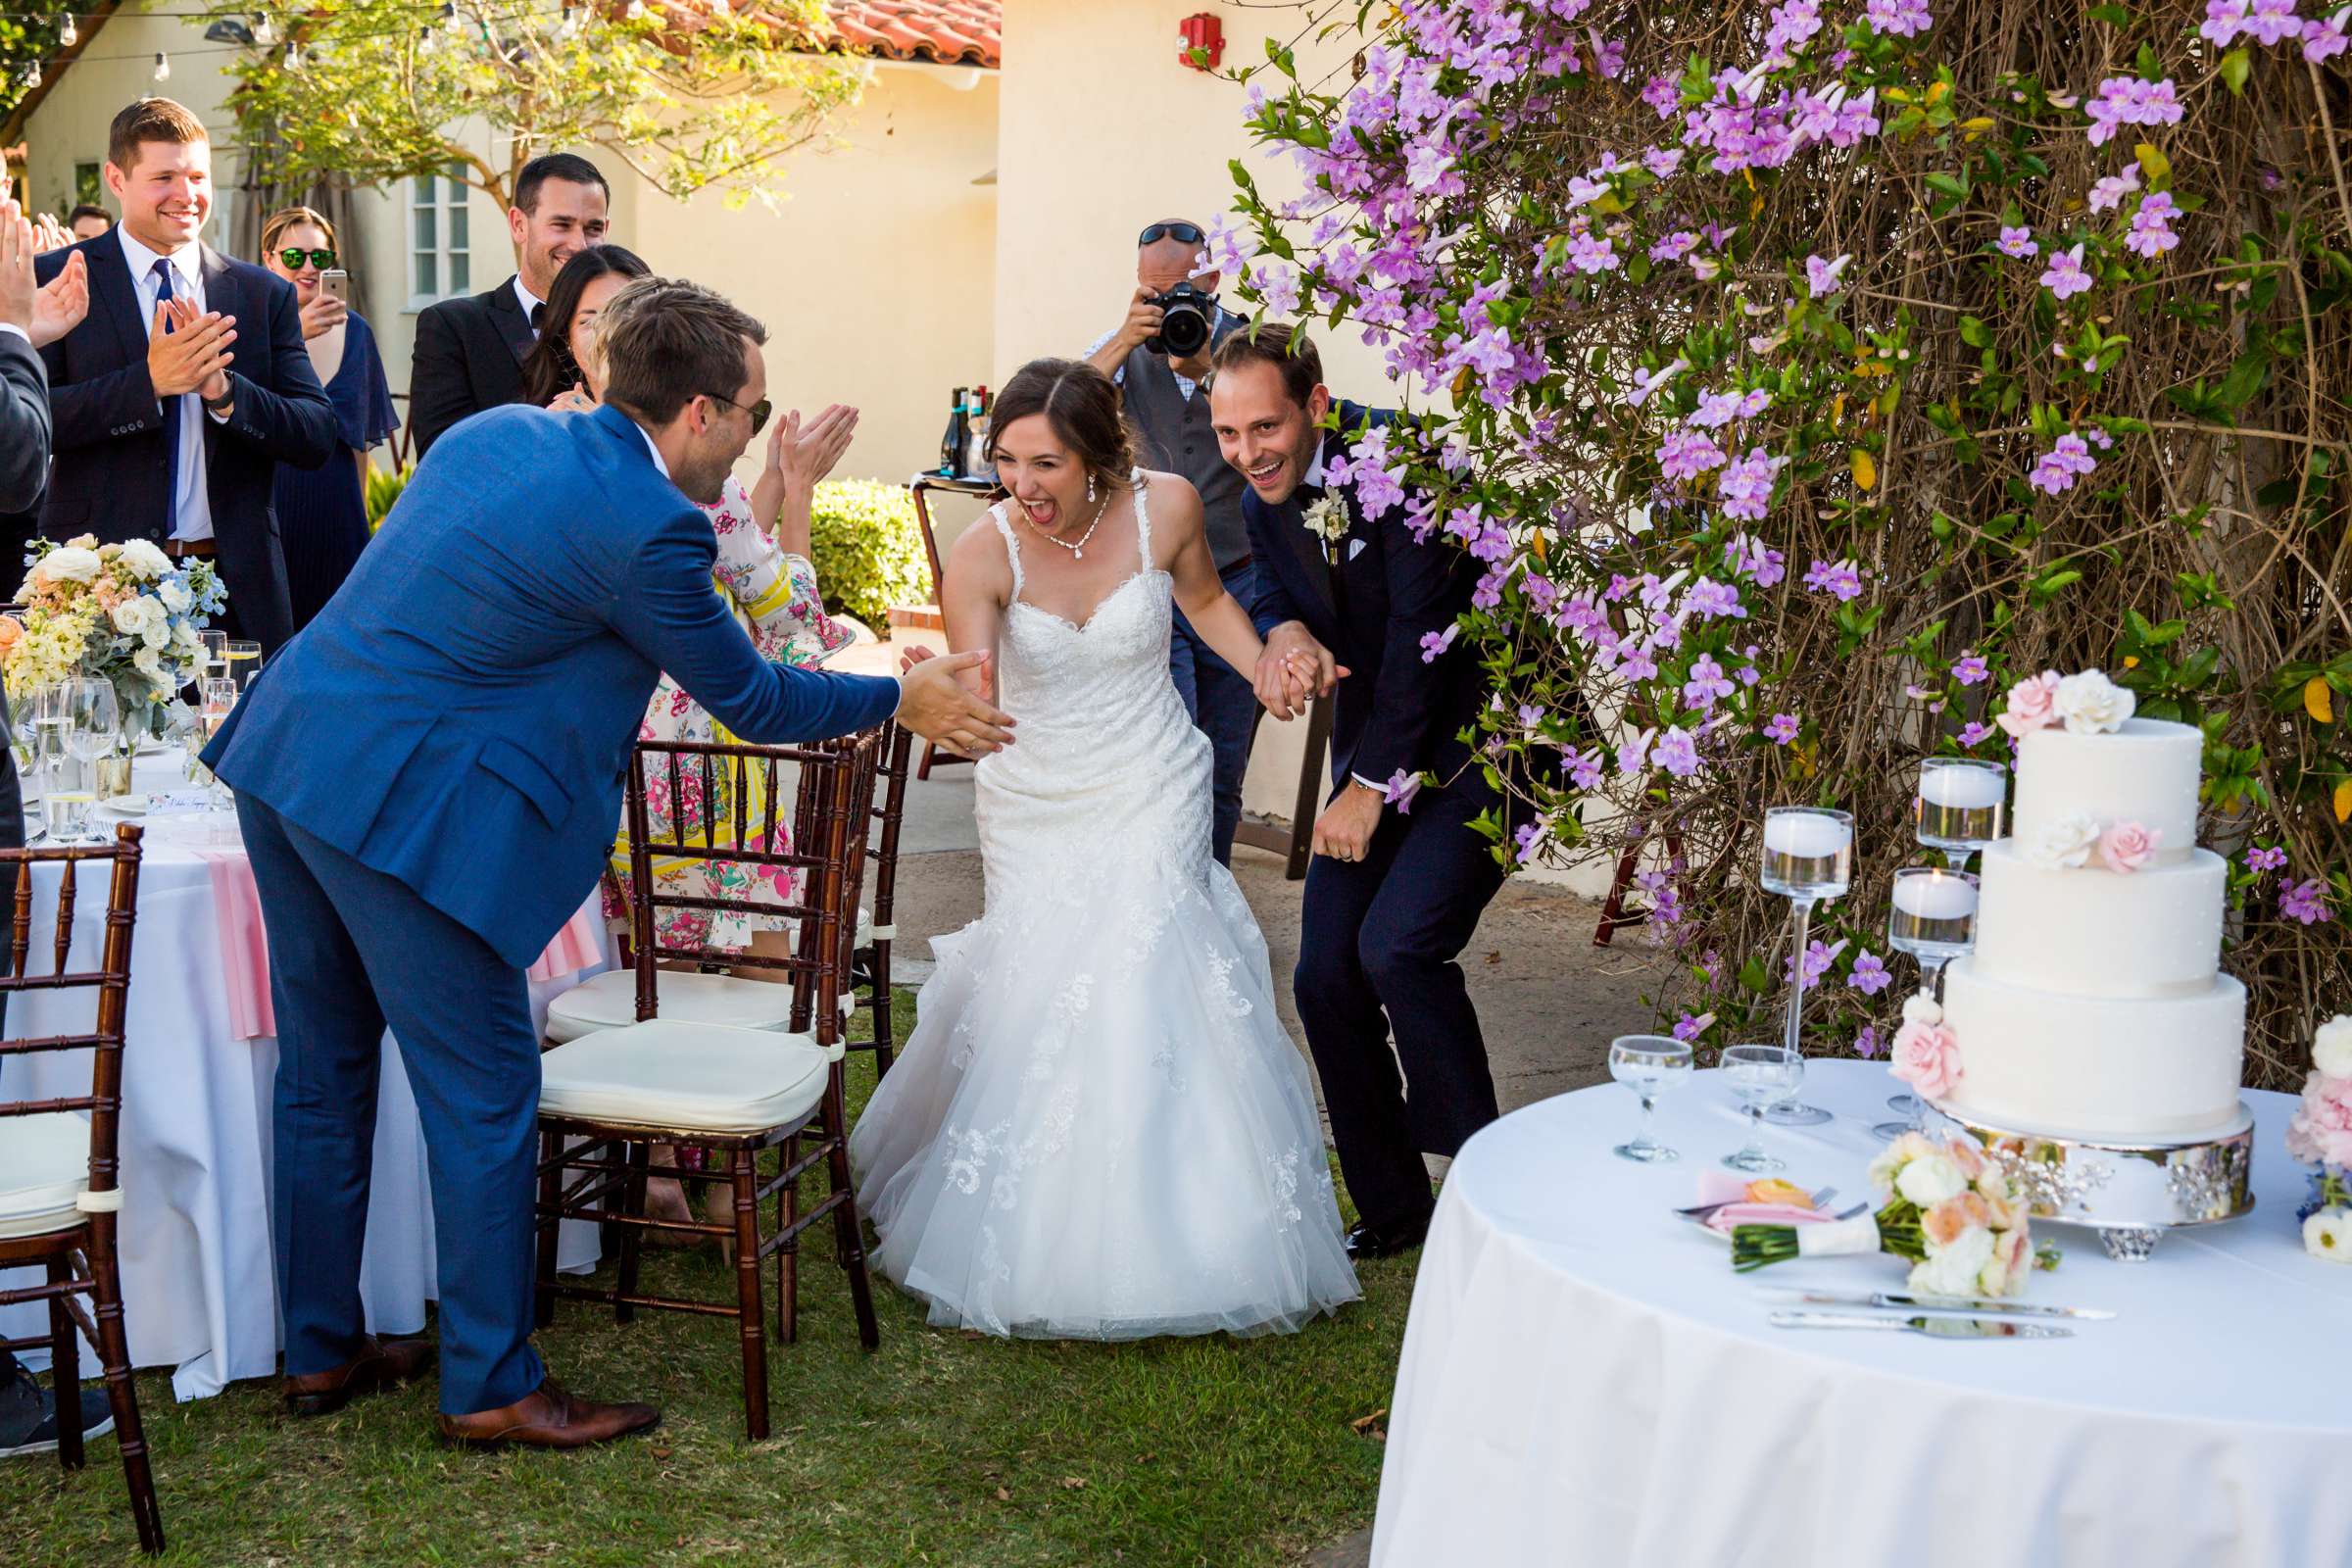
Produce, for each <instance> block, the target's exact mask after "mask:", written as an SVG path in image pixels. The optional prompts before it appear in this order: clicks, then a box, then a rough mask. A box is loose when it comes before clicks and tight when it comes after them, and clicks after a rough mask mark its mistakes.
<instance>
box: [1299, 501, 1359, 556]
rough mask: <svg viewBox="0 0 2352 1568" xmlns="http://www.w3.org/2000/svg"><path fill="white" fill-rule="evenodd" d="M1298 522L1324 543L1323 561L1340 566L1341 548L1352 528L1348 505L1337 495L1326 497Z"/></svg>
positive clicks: (1310, 507)
mask: <svg viewBox="0 0 2352 1568" xmlns="http://www.w3.org/2000/svg"><path fill="white" fill-rule="evenodd" d="M1299 521H1300V522H1301V523H1303V524H1304V525H1305V527H1306V531H1307V532H1308V533H1311V534H1313V535H1314V536H1315V537H1316V538H1317V539H1319V540H1321V541H1322V542H1323V559H1324V560H1325V561H1328V562H1330V563H1331V564H1333V565H1335V566H1336V565H1338V564H1340V546H1341V544H1342V543H1343V542H1344V541H1346V539H1347V537H1348V528H1349V526H1350V523H1349V521H1348V503H1347V502H1345V501H1343V500H1342V499H1340V498H1339V497H1338V496H1336V495H1327V496H1324V497H1322V498H1321V499H1319V500H1317V501H1316V502H1315V503H1314V504H1313V505H1312V506H1309V507H1308V508H1307V509H1306V512H1305V515H1303V516H1301V517H1300V518H1299Z"/></svg>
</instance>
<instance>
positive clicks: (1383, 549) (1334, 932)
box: [1209, 325, 1502, 1258]
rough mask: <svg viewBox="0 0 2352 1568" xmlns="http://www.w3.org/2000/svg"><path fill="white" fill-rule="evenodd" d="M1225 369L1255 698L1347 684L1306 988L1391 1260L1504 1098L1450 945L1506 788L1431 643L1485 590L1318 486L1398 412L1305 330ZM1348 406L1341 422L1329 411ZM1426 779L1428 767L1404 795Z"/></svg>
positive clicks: (1377, 1247)
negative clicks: (1360, 438) (1365, 403)
mask: <svg viewBox="0 0 2352 1568" xmlns="http://www.w3.org/2000/svg"><path fill="white" fill-rule="evenodd" d="M1213 366H1214V369H1213V374H1212V376H1211V379H1210V382H1209V417H1210V422H1211V424H1212V425H1213V427H1214V428H1215V430H1216V433H1217V442H1218V445H1219V447H1220V448H1221V449H1222V450H1223V452H1224V454H1225V460H1226V461H1227V462H1228V463H1230V464H1232V465H1233V466H1235V467H1236V468H1238V469H1240V470H1241V474H1242V477H1243V479H1245V480H1246V481H1248V483H1249V486H1250V491H1249V494H1247V495H1245V496H1244V497H1243V498H1242V515H1243V517H1244V518H1245V519H1246V520H1247V522H1248V524H1249V528H1250V552H1251V554H1252V556H1253V557H1254V559H1255V560H1256V562H1257V564H1258V574H1257V599H1256V602H1255V604H1253V605H1252V606H1251V607H1250V618H1251V619H1252V620H1254V621H1255V622H1256V624H1257V629H1258V633H1259V635H1260V636H1262V637H1263V638H1264V639H1265V644H1266V648H1265V656H1264V658H1263V659H1262V660H1261V661H1260V662H1259V665H1258V669H1257V672H1256V684H1257V691H1258V697H1259V700H1260V701H1261V702H1263V703H1264V704H1265V705H1266V707H1267V708H1268V709H1270V710H1271V711H1273V712H1274V714H1275V716H1276V717H1278V718H1287V717H1289V716H1290V713H1289V711H1288V710H1289V709H1290V708H1291V707H1292V706H1293V705H1294V704H1295V703H1297V702H1298V701H1299V700H1300V694H1299V681H1297V680H1295V679H1294V678H1293V675H1292V671H1293V670H1295V669H1298V670H1303V669H1307V668H1313V669H1315V670H1316V671H1317V672H1318V673H1317V677H1316V679H1315V680H1314V681H1313V682H1311V683H1308V684H1310V685H1312V686H1313V687H1314V688H1315V689H1316V690H1318V691H1319V692H1322V693H1329V692H1331V690H1332V689H1333V682H1334V680H1335V678H1337V677H1339V676H1342V675H1345V677H1346V678H1345V679H1340V680H1338V686H1337V697H1336V699H1334V700H1335V701H1336V703H1337V705H1338V707H1337V711H1336V712H1335V714H1334V717H1333V722H1332V730H1331V777H1332V784H1333V787H1334V793H1333V795H1332V799H1331V802H1330V804H1329V805H1327V806H1326V807H1325V808H1324V809H1323V814H1322V815H1321V816H1320V817H1318V818H1317V819H1316V821H1315V830H1314V850H1315V858H1314V859H1313V861H1312V862H1311V863H1310V864H1309V865H1308V867H1307V873H1306V902H1305V907H1304V909H1303V911H1302V914H1301V919H1300V925H1299V968H1298V973H1297V976H1296V979H1295V986H1296V995H1297V997H1298V1002H1299V1022H1300V1023H1301V1024H1303V1025H1304V1026H1305V1028H1306V1044H1307V1049H1308V1051H1309V1052H1311V1053H1312V1054H1313V1055H1314V1058H1315V1071H1316V1075H1317V1077H1318V1078H1320V1079H1321V1081H1322V1086H1323V1104H1324V1108H1325V1109H1326V1110H1327V1111H1328V1112H1329V1113H1330V1115H1331V1134H1332V1141H1333V1142H1334V1143H1335V1144H1337V1145H1338V1146H1339V1152H1340V1169H1341V1172H1342V1173H1343V1174H1344V1175H1345V1176H1346V1177H1347V1178H1348V1195H1349V1196H1350V1197H1351V1198H1353V1199H1354V1200H1355V1206H1356V1212H1357V1213H1358V1214H1359V1215H1361V1216H1362V1218H1361V1222H1360V1223H1359V1224H1357V1226H1356V1227H1355V1228H1354V1229H1353V1230H1351V1231H1349V1232H1348V1252H1349V1253H1350V1255H1352V1256H1354V1257H1358V1258H1365V1257H1385V1256H1388V1255H1390V1254H1392V1253H1395V1252H1399V1251H1402V1250H1406V1249H1408V1248H1411V1247H1414V1246H1417V1245H1419V1243H1420V1241H1421V1238H1422V1235H1423V1233H1424V1232H1426V1231H1427V1230H1428V1228H1429V1216H1430V1212H1431V1209H1432V1207H1433V1203H1432V1201H1431V1198H1430V1187H1429V1172H1428V1169H1427V1167H1426V1166H1425V1164H1424V1163H1423V1161H1422V1157H1421V1156H1422V1155H1423V1154H1424V1153H1431V1154H1443V1155H1446V1156H1451V1155H1452V1153H1453V1152H1454V1151H1455V1150H1457V1149H1459V1148H1460V1147H1461V1146H1462V1142H1463V1141H1464V1140H1465V1139H1467V1138H1468V1137H1469V1136H1470V1135H1471V1134H1472V1133H1474V1132H1476V1131H1477V1130H1478V1129H1479V1128H1481V1127H1483V1126H1485V1125H1486V1124H1487V1123H1488V1122H1490V1121H1493V1120H1494V1119H1495V1080H1494V1076H1493V1074H1492V1073H1491V1072H1490V1071H1489V1069H1488V1066H1487V1048H1486V1042H1485V1040H1484V1038H1483V1037H1482V1036H1481V1035H1480V1033H1479V1027H1478V1013H1477V1010H1476V1009H1475V1008H1473V1007H1472V1006H1471V1005H1470V994H1469V991H1468V988H1467V987H1466V986H1465V985H1464V983H1463V980H1462V970H1461V965H1460V964H1458V963H1457V962H1455V961H1454V960H1455V959H1456V957H1457V956H1459V955H1460V953H1461V951H1462V948H1463V947H1464V946H1465V945H1466V944H1467V943H1468V942H1469V940H1470V937H1471V934H1472V933H1473V932H1475V931H1476V930H1477V929H1478V919H1479V915H1480V914H1481V912H1483V911H1484V910H1485V908H1486V907H1487V903H1488V901H1489V900H1491V899H1493V898H1494V896H1495V890H1496V889H1497V888H1499V887H1500V886H1501V885H1502V872H1501V870H1500V868H1499V867H1498V866H1497V865H1496V864H1495V858H1494V857H1493V855H1492V854H1491V853H1490V849H1489V845H1488V842H1487V841H1486V840H1485V839H1483V838H1481V837H1480V836H1479V835H1478V834H1477V833H1475V832H1473V831H1472V830H1471V827H1470V823H1471V821H1472V819H1474V818H1475V817H1477V816H1478V815H1479V814H1480V813H1481V812H1483V811H1489V810H1494V809H1497V808H1498V807H1499V806H1500V804H1501V803H1500V798H1499V797H1498V795H1497V794H1496V792H1495V790H1494V789H1493V788H1492V787H1491V786H1490V785H1489V784H1488V783H1487V781H1486V777H1485V774H1484V773H1483V771H1482V770H1481V769H1480V768H1479V767H1478V766H1477V764H1476V761H1475V760H1474V759H1473V757H1472V756H1471V753H1470V749H1469V747H1468V746H1467V745H1465V744H1464V743H1463V742H1462V741H1461V740H1460V739H1459V738H1458V735H1459V733H1460V732H1461V731H1462V730H1464V729H1465V728H1467V727H1468V726H1469V725H1471V724H1472V723H1473V722H1474V721H1475V720H1476V718H1477V716H1478V710H1479V706H1480V705H1481V703H1483V702H1484V701H1485V688H1484V685H1483V682H1482V680H1481V678H1480V671H1479V668H1478V665H1477V663H1476V662H1474V661H1473V660H1472V659H1471V658H1470V657H1469V655H1468V654H1467V653H1466V652H1452V653H1448V652H1447V651H1446V649H1445V647H1444V645H1443V644H1441V643H1438V642H1436V641H1435V639H1436V638H1440V637H1443V636H1444V635H1445V633H1446V630H1447V628H1449V627H1451V626H1452V625H1453V623H1454V620H1455V618H1456V617H1457V616H1458V615H1460V614H1461V613H1463V612H1464V611H1466V610H1467V609H1469V608H1470V595H1471V592H1472V590H1473V588H1474V586H1475V576H1474V574H1473V573H1472V572H1471V571H1469V570H1466V569H1464V568H1465V567H1467V566H1468V565H1469V564H1470V563H1469V558H1468V557H1467V556H1465V555H1464V554H1463V553H1462V552H1461V551H1458V550H1454V549H1451V548H1449V547H1447V546H1446V545H1443V544H1429V545H1424V544H1422V543H1420V542H1419V541H1417V540H1416V539H1415V538H1414V537H1413V534H1412V531H1411V530H1410V529H1409V528H1407V527H1406V526H1405V519H1404V509H1403V507H1402V506H1401V505H1396V506H1391V507H1390V508H1389V509H1388V510H1387V511H1385V512H1384V513H1382V514H1380V515H1377V516H1368V515H1365V511H1364V508H1363V506H1362V504H1361V502H1360V501H1359V500H1358V499H1357V497H1356V495H1355V493H1354V491H1353V487H1348V489H1347V490H1346V491H1342V490H1339V489H1332V490H1330V491H1326V490H1325V488H1324V484H1323V474H1324V472H1325V468H1326V464H1327V462H1328V460H1329V458H1330V457H1331V455H1332V454H1334V453H1343V454H1344V453H1345V451H1346V447H1347V443H1348V440H1349V439H1351V438H1352V437H1353V436H1354V435H1355V434H1357V433H1359V432H1361V431H1362V430H1364V429H1365V428H1367V427H1368V426H1371V425H1380V424H1386V423H1388V422H1389V421H1390V419H1391V418H1393V417H1394V416H1393V415H1391V414H1390V413H1389V412H1388V411H1386V410H1375V409H1364V408H1359V407H1357V406H1356V405H1354V404H1352V403H1340V404H1336V405H1335V404H1334V403H1333V401H1332V397H1331V393H1330V391H1329V390H1328V389H1327V388H1325V386H1324V385H1323V366H1322V361H1321V359H1320V358H1319V357H1318V356H1317V354H1316V352H1315V347H1314V344H1313V343H1312V342H1310V341H1308V340H1307V338H1306V337H1305V336H1304V335H1303V334H1300V333H1297V332H1294V331H1292V330H1289V329H1286V328H1283V327H1280V326H1273V325H1268V326H1261V327H1259V328H1258V329H1257V331H1256V333H1255V335H1254V336H1251V335H1250V334H1245V333H1235V334H1234V335H1233V336H1232V337H1229V338H1227V339H1226V340H1225V341H1224V342H1223V343H1222V344H1220V345H1219V346H1218V348H1217V351H1216V355H1215V358H1214V361H1213ZM1335 413H1336V415H1337V418H1336V420H1335V419H1333V418H1332V417H1331V416H1333V415H1334V414H1335ZM1334 423H1336V425H1337V427H1338V433H1334V432H1332V431H1331V430H1330V429H1328V428H1327V426H1330V425H1332V424H1334ZM1433 650H1435V651H1434V652H1433ZM1422 775H1427V776H1430V777H1433V778H1434V779H1435V782H1434V783H1430V784H1427V785H1425V786H1424V787H1422V788H1420V789H1419V790H1418V791H1417V792H1413V793H1410V794H1407V793H1405V789H1406V786H1407V785H1408V783H1409V781H1410V780H1412V779H1413V778H1415V777H1417V776H1422ZM1392 1035H1394V1037H1395V1040H1396V1053H1395V1054H1394V1055H1392V1054H1390V1049H1389V1041H1390V1038H1391V1036H1392ZM1399 1062H1401V1063H1402V1066H1403V1069H1404V1073H1403V1082H1402V1083H1401V1084H1400V1083H1399V1082H1398V1078H1397V1066H1398V1064H1399Z"/></svg>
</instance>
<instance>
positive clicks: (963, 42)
mask: <svg viewBox="0 0 2352 1568" xmlns="http://www.w3.org/2000/svg"><path fill="white" fill-rule="evenodd" d="M826 9H827V10H828V11H830V12H831V14H832V17H833V25H834V26H835V27H836V28H837V29H839V31H840V33H841V36H842V38H843V40H844V41H846V42H847V43H848V44H849V45H850V46H851V48H853V49H855V50H857V51H858V53H860V54H872V55H880V56H882V57H883V58H884V59H887V60H925V61H931V62H933V63H935V64H938V65H946V66H956V65H967V66H985V67H988V68H990V69H991V70H994V69H995V68H996V67H997V66H999V65H1001V64H1003V54H1002V49H1003V42H1002V26H1003V20H1002V19H1003V12H1002V7H1001V6H1000V5H999V3H998V0H828V4H827V7H826Z"/></svg>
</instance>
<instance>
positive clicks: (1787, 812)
mask: <svg viewBox="0 0 2352 1568" xmlns="http://www.w3.org/2000/svg"><path fill="white" fill-rule="evenodd" d="M1853 878H1854V818H1853V815H1852V813H1850V812H1847V811H1833V810H1829V809H1825V808H1821V807H1813V806H1776V807H1774V808H1772V809H1770V810H1768V811H1766V812H1765V813H1764V858H1763V864H1762V867H1761V875H1760V880H1761V881H1762V883H1763V885H1764V891H1765V892H1767V893H1777V894H1779V895H1780V896H1781V897H1782V898H1785V899H1787V900H1788V901H1789V909H1790V923H1791V924H1792V925H1793V927H1794V930H1795V934H1794V936H1793V938H1792V939H1791V943H1790V948H1789V951H1790V952H1791V953H1793V954H1794V955H1795V957H1794V958H1793V959H1792V960H1791V961H1792V964H1793V969H1794V978H1793V979H1792V980H1791V982H1790V984H1789V1022H1788V1027H1787V1031H1786V1044H1787V1045H1788V1048H1789V1053H1790V1054H1796V1053H1797V1051H1798V1035H1799V1030H1800V1027H1801V1025H1802V1022H1803V1018H1804V1006H1805V946H1806V934H1807V932H1808V931H1809V930H1810V929H1811V928H1812V924H1813V906H1814V905H1815V904H1816V903H1817V902H1819V901H1820V900H1822V899H1837V898H1842V897H1844V896H1845V891H1846V889H1847V888H1849V887H1851V886H1852V885H1853ZM1789 1087H1790V1091H1791V1093H1793V1092H1794V1088H1795V1085H1794V1084H1793V1083H1791V1085H1790V1086H1789ZM1767 1114H1768V1115H1770V1116H1771V1118H1772V1119H1773V1121H1774V1122H1776V1123H1777V1124H1779V1125H1780V1126H1783V1127H1813V1126H1818V1125H1819V1124H1820V1123H1822V1122H1825V1121H1828V1120H1829V1119H1830V1113H1829V1112H1828V1111H1826V1110H1823V1109H1822V1108H1821V1107H1820V1106H1819V1105H1801V1104H1798V1103H1795V1102H1794V1101H1793V1100H1792V1101H1791V1102H1790V1103H1788V1104H1786V1105H1775V1106H1773V1107H1772V1109H1771V1110H1770V1111H1769V1112H1767Z"/></svg>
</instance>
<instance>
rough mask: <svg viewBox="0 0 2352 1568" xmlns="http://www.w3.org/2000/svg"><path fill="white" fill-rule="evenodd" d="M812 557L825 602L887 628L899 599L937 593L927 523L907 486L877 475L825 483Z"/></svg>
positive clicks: (912, 600) (813, 527)
mask: <svg viewBox="0 0 2352 1568" xmlns="http://www.w3.org/2000/svg"><path fill="white" fill-rule="evenodd" d="M809 560H810V561H811V562H813V563H814V564H815V565H816V580H817V582H818V584H819V585H820V586H821V587H822V589H823V590H824V595H825V608H826V609H828V610H834V611H845V612H847V613H850V614H853V615H855V616H857V617H858V619H859V620H862V621H864V622H865V623H866V624H867V625H869V626H872V627H873V628H875V629H876V630H877V631H880V632H882V633H883V634H884V635H888V627H889V621H890V610H891V607H892V606H894V605H920V604H924V603H927V602H928V601H929V600H930V597H931V568H930V564H929V563H928V562H927V561H926V560H925V559H924V556H923V535H922V528H921V526H920V525H919V524H918V523H917V522H916V521H915V516H914V498H913V497H912V496H910V495H908V494H907V488H906V486H904V485H896V484H883V483H881V482H879V481H877V480H873V479H828V480H826V481H825V482H824V483H823V484H820V485H818V486H817V487H816V504H815V506H814V508H813V509H812V511H811V514H810V516H809Z"/></svg>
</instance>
